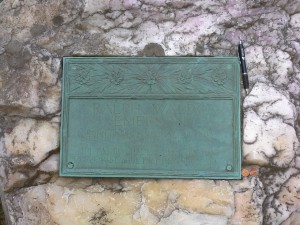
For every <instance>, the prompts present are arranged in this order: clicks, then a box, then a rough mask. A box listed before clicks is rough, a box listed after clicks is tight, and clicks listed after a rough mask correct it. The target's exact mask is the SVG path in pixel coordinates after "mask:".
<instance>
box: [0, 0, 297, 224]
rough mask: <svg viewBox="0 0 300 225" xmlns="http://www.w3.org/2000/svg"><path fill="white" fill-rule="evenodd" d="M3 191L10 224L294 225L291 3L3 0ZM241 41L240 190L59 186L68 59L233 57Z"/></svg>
mask: <svg viewBox="0 0 300 225" xmlns="http://www.w3.org/2000/svg"><path fill="white" fill-rule="evenodd" d="M0 31H1V32H0V115H1V117H0V121H1V122H0V187H1V192H0V193H1V197H2V200H4V202H5V209H6V216H7V221H8V224H17V225H21V224H22V225H27V224H28V225H35V224H37V225H43V224H60V225H68V224H72V225H74V224H80V225H81V224H103V225H104V224H105V225H108V224H118V225H119V224H135V225H138V224H160V225H163V224H164V225H165V224H172V225H173V224H178V225H181V224H233V225H256V224H257V225H258V224H270V225H279V224H281V225H292V224H293V225H296V224H298V223H299V222H298V221H299V220H300V219H299V218H300V215H299V210H300V195H299V193H300V192H299V190H300V186H299V184H300V171H299V170H300V147H299V134H300V116H299V109H300V98H299V95H300V66H299V65H300V64H299V62H300V41H299V40H300V3H299V1H298V0H289V1H288V0H280V1H278V0H276V1H275V0H260V1H258V0H257V1H256V0H254V1H245V0H242V1H240V0H227V1H225V0H196V1H195V0H185V1H181V0H173V1H170V0H151V1H144V0H102V1H97V0H85V1H83V0H73V1H71V0H57V1H47V0H32V1H20V0H6V1H1V0H0ZM240 37H241V38H242V39H244V40H245V47H246V49H245V51H246V56H247V63H248V64H247V65H248V72H249V76H250V77H249V78H250V94H249V95H247V96H245V95H244V94H243V93H242V99H243V108H242V109H243V116H244V117H243V133H244V135H243V165H244V167H245V168H246V169H247V168H248V169H249V168H254V169H256V171H258V174H257V175H253V176H249V177H244V178H243V180H241V181H229V182H227V181H208V180H198V181H190V180H164V179H161V180H158V181H156V180H139V179H135V180H127V179H69V178H61V177H59V176H58V168H59V167H58V162H59V122H60V100H61V59H62V57H63V56H70V55H73V56H80V55H99V56H115V55H121V56H125V55H126V56H134V55H139V56H164V55H166V56H187V55H189V56H200V55H210V56H217V55H222V56H231V55H236V54H237V43H238V42H239V38H240Z"/></svg>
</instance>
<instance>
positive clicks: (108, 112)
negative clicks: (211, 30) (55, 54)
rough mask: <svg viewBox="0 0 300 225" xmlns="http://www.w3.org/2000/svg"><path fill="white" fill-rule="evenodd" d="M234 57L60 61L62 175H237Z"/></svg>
mask: <svg viewBox="0 0 300 225" xmlns="http://www.w3.org/2000/svg"><path fill="white" fill-rule="evenodd" d="M240 172H241V146H240V71H239V62H238V59H237V57H65V58H64V59H63V88H62V120H61V158H60V175H61V176H78V177H153V178H212V179H239V178H240V177H241V174H240Z"/></svg>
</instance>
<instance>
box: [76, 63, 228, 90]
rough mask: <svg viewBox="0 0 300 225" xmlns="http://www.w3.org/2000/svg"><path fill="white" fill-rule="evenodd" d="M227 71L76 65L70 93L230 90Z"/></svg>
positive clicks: (166, 66)
mask: <svg viewBox="0 0 300 225" xmlns="http://www.w3.org/2000/svg"><path fill="white" fill-rule="evenodd" d="M228 79H230V78H229V76H228V72H227V71H226V68H225V69H224V68H222V67H221V68H220V67H219V66H215V65H203V64H190V65H189V64H188V65H178V64H151V65H148V64H147V65H145V64H130V65H128V64H109V65H106V64H96V63H95V64H80V65H77V64H75V65H74V66H73V67H72V70H71V74H70V84H71V88H70V91H71V93H79V94H84V93H86V94H96V95H99V94H102V93H107V94H114V93H128V94H143V93H144V94H146V93H157V94H179V93H195V94H199V93H213V92H215V93H217V92H224V91H225V92H226V91H230V86H229V85H231V84H230V82H228Z"/></svg>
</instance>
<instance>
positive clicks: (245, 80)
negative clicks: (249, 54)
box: [238, 40, 249, 94]
mask: <svg viewBox="0 0 300 225" xmlns="http://www.w3.org/2000/svg"><path fill="white" fill-rule="evenodd" d="M238 51H239V57H240V61H241V67H242V79H243V85H244V89H245V91H246V94H248V90H249V80H248V73H247V67H246V58H245V50H244V46H243V42H242V40H240V44H239V48H238Z"/></svg>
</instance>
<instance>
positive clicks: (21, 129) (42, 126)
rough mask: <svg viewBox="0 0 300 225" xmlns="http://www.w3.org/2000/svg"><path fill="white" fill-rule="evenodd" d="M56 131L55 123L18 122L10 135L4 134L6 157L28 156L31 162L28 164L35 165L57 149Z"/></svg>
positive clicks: (57, 132) (31, 120)
mask: <svg viewBox="0 0 300 225" xmlns="http://www.w3.org/2000/svg"><path fill="white" fill-rule="evenodd" d="M58 129H59V127H58V124H56V123H49V122H44V121H43V122H39V121H36V120H33V119H23V120H20V122H19V123H18V125H17V126H16V127H15V128H14V129H13V131H12V132H11V133H10V134H5V147H6V149H7V155H8V156H16V155H22V154H24V155H28V156H29V157H30V160H31V161H30V162H28V163H29V164H31V165H37V164H38V163H40V162H41V161H42V160H43V159H45V157H46V156H47V155H48V153H49V152H50V151H52V150H55V149H57V148H58V141H59V130H58Z"/></svg>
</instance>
